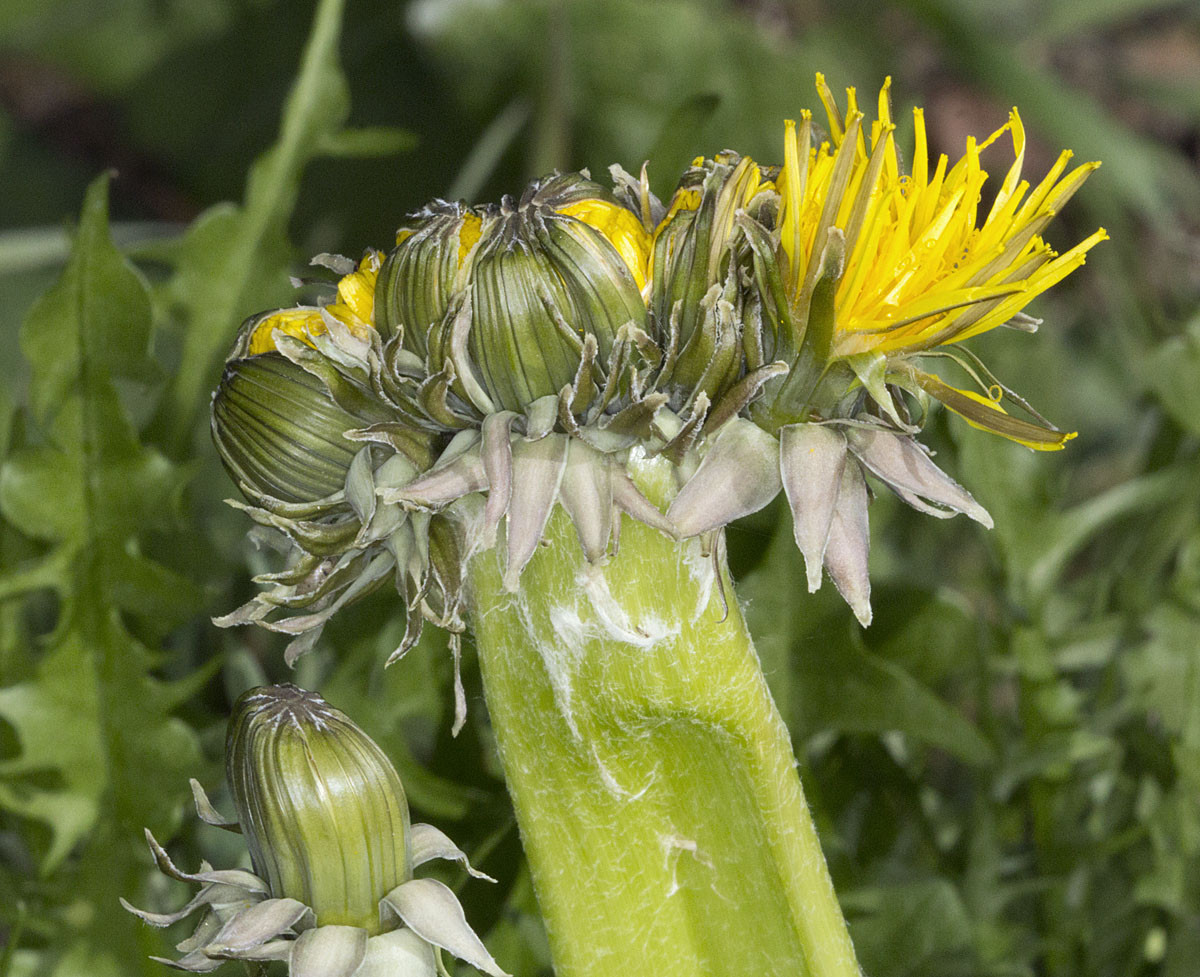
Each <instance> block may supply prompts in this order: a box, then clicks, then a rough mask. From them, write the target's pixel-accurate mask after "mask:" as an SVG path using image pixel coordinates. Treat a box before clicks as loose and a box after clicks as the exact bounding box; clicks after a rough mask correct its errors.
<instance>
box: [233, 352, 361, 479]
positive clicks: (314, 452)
mask: <svg viewBox="0 0 1200 977" xmlns="http://www.w3.org/2000/svg"><path fill="white" fill-rule="evenodd" d="M363 423H364V422H363V421H362V420H360V419H358V418H356V417H354V415H352V414H350V413H348V412H346V411H345V410H343V409H342V408H341V407H339V406H338V405H337V404H336V403H335V402H334V400H333V398H332V397H331V396H330V395H329V391H328V390H327V389H326V388H325V386H324V384H323V383H322V382H321V381H320V380H319V379H317V378H316V377H314V376H313V375H312V374H311V373H309V372H308V371H307V370H305V369H303V368H302V367H300V366H297V365H296V364H295V363H292V362H291V361H290V360H287V359H285V358H284V357H283V356H282V355H280V354H279V353H264V354H262V355H261V356H248V357H245V358H242V359H235V360H231V361H230V362H229V363H228V364H226V366H225V372H224V375H223V376H222V377H221V384H220V386H219V387H218V388H217V392H216V394H215V395H214V396H213V403H212V434H213V441H214V442H215V443H216V446H217V452H218V453H219V454H220V456H221V460H222V461H223V462H224V463H225V468H226V469H227V470H228V471H229V474H230V475H231V476H232V478H233V479H234V481H236V482H237V483H238V484H239V485H244V486H247V487H248V488H250V489H251V490H253V491H254V492H257V493H260V494H261V495H265V496H269V497H271V498H274V499H279V500H280V501H282V502H314V501H316V500H317V499H322V498H324V497H325V496H327V495H330V494H332V493H334V492H336V491H338V490H339V489H340V488H342V485H343V484H344V482H345V478H346V472H347V471H348V470H349V468H350V462H351V461H352V460H353V459H354V455H355V452H357V450H358V448H359V447H360V446H359V445H357V444H355V443H354V442H352V441H348V440H346V438H345V437H344V436H343V435H344V434H345V432H346V431H349V430H353V429H355V428H359V427H362V426H363Z"/></svg>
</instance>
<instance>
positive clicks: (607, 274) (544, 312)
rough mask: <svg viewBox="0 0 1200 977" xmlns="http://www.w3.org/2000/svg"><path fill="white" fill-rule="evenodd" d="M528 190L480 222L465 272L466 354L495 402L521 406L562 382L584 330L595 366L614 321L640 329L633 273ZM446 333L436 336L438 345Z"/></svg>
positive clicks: (572, 368) (582, 226)
mask: <svg viewBox="0 0 1200 977" xmlns="http://www.w3.org/2000/svg"><path fill="white" fill-rule="evenodd" d="M535 196H536V193H535V191H531V192H530V193H527V194H526V199H525V200H524V201H523V202H522V204H521V206H519V207H516V208H513V207H512V206H511V204H509V205H507V206H506V207H505V208H504V209H503V210H502V212H501V214H500V216H499V217H498V218H497V219H496V221H495V222H494V223H493V224H492V225H491V226H490V227H488V228H487V229H485V232H484V237H483V240H482V241H481V243H480V246H479V251H478V252H477V254H476V257H475V261H474V265H473V267H472V269H471V275H470V284H469V290H470V291H469V299H470V312H471V326H470V335H469V338H468V344H467V345H468V352H469V354H470V359H471V366H472V368H473V370H474V372H475V373H476V375H477V376H478V377H479V380H480V382H481V384H482V386H483V388H484V389H485V390H486V392H487V394H488V396H489V397H490V398H491V399H492V401H493V404H494V406H495V407H496V408H498V409H506V410H516V411H520V410H524V409H525V408H526V407H527V406H528V405H529V404H531V403H532V402H533V401H535V400H537V399H538V398H540V397H544V396H547V395H550V394H557V393H558V392H559V391H560V390H561V389H562V388H563V387H564V386H566V385H567V384H569V383H570V382H571V381H572V380H573V379H574V377H575V374H576V372H577V371H578V369H579V364H580V357H581V353H582V350H583V342H584V337H585V336H592V337H593V338H594V339H595V341H596V345H597V349H598V351H599V364H600V366H601V368H603V367H604V365H605V364H606V363H607V358H608V355H609V353H610V351H611V350H612V347H613V343H614V341H615V340H616V336H617V332H618V330H619V329H620V328H621V327H622V326H624V325H626V324H627V323H632V324H633V325H635V326H637V327H639V328H641V329H643V330H644V329H646V328H647V327H648V326H647V314H646V306H645V303H644V302H643V301H642V297H641V294H640V292H639V289H638V283H637V280H636V277H635V273H634V270H633V269H631V266H630V264H629V263H628V262H627V261H626V259H625V258H624V257H623V256H622V254H621V253H619V252H618V250H617V247H616V246H615V245H614V243H613V241H612V239H610V237H609V236H607V235H606V233H605V229H604V228H598V227H596V226H594V225H593V224H592V223H589V222H588V221H587V220H585V219H581V218H580V217H575V216H569V215H568V214H565V213H560V212H558V211H556V210H554V209H551V208H550V207H547V206H544V205H541V204H538V203H535V202H533V201H534V199H535ZM579 203H580V201H575V202H574V205H575V206H578V205H579ZM611 206H612V207H613V208H616V207H618V206H619V205H617V204H612V205H611ZM450 332H451V330H450V328H444V329H443V332H442V334H441V337H440V343H441V345H442V347H443V349H445V350H446V352H449V340H450Z"/></svg>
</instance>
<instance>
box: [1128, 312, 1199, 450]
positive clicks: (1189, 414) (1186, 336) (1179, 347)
mask: <svg viewBox="0 0 1200 977" xmlns="http://www.w3.org/2000/svg"><path fill="white" fill-rule="evenodd" d="M1141 372H1142V375H1143V376H1144V377H1145V378H1146V384H1147V386H1149V387H1150V389H1151V390H1153V391H1154V393H1155V395H1156V396H1157V397H1158V399H1159V402H1160V403H1161V404H1162V405H1163V409H1164V410H1165V411H1166V412H1167V413H1168V414H1170V415H1171V418H1172V420H1174V421H1175V423H1176V424H1178V425H1179V426H1180V427H1182V428H1183V429H1184V430H1185V431H1189V432H1191V433H1192V434H1198V433H1200V320H1196V321H1193V322H1192V323H1191V324H1190V325H1189V326H1188V328H1187V329H1186V330H1185V331H1184V332H1183V333H1181V334H1180V335H1178V336H1172V337H1171V338H1170V339H1168V340H1166V341H1164V342H1162V343H1159V344H1158V345H1157V346H1156V347H1154V348H1153V349H1152V350H1150V351H1149V352H1148V353H1146V354H1145V357H1144V359H1143V361H1142V370H1141Z"/></svg>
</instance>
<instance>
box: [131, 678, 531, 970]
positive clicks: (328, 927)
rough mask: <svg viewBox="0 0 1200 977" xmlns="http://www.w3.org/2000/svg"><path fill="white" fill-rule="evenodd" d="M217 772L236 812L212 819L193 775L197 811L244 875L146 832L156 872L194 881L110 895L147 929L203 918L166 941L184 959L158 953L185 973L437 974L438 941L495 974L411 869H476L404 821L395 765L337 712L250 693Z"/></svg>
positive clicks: (431, 883)
mask: <svg viewBox="0 0 1200 977" xmlns="http://www.w3.org/2000/svg"><path fill="white" fill-rule="evenodd" d="M226 768H227V771H226V772H227V777H228V781H229V788H230V791H231V793H232V794H233V800H234V805H235V807H236V808H237V819H236V820H232V821H230V820H226V819H224V818H222V817H221V815H220V814H219V813H218V812H217V811H216V809H215V808H214V807H213V805H212V803H211V802H210V801H209V799H208V797H207V795H206V794H205V792H204V789H203V788H202V787H201V786H200V784H199V783H198V782H197V781H195V780H193V781H192V792H193V794H194V796H195V801H196V812H197V813H198V814H199V816H200V818H201V819H202V820H203V821H205V822H206V823H208V824H211V825H215V826H216V827H219V828H224V829H225V830H227V831H233V832H238V833H240V834H241V835H242V836H243V837H244V838H245V840H246V847H247V848H248V849H249V851H250V859H251V863H252V865H253V868H254V871H253V872H250V871H246V870H245V869H213V867H212V866H211V865H209V864H207V863H204V864H203V865H201V867H200V871H199V872H195V873H190V872H184V871H182V870H181V869H179V868H177V867H176V866H175V865H174V863H173V862H172V861H171V859H170V858H169V857H168V855H167V853H166V851H164V850H163V848H162V846H161V845H160V844H159V843H158V842H157V841H156V840H155V839H154V837H153V835H151V834H150V833H149V832H147V833H146V837H147V839H148V841H149V843H150V851H151V853H152V854H153V856H154V860H155V861H156V862H157V864H158V867H159V869H161V870H162V872H163V873H164V874H166V875H168V876H170V877H171V878H173V879H177V880H179V881H181V882H190V883H192V884H194V885H198V886H200V891H199V892H198V893H197V894H196V895H195V896H194V897H193V898H192V899H191V901H189V902H188V903H187V905H185V906H184V907H183V908H182V909H180V910H179V911H177V912H174V913H152V912H146V911H144V910H141V909H135V908H134V907H133V906H131V905H129V904H128V903H127V902H125V901H124V900H122V905H124V906H125V908H126V909H128V910H129V911H130V912H132V913H134V914H136V915H137V916H138V917H140V918H141V919H143V920H145V921H146V922H147V923H150V924H151V925H152V926H158V927H165V926H170V925H172V924H174V923H177V922H179V921H180V920H182V919H184V918H186V917H187V916H189V915H191V914H192V913H195V912H200V913H201V914H202V915H201V918H200V923H199V925H198V926H197V928H196V931H195V932H194V933H193V934H192V936H191V937H189V938H188V939H186V940H184V941H183V942H182V943H180V944H179V945H178V947H177V949H178V950H179V951H180V952H181V953H182V954H183V956H182V957H180V958H179V959H178V960H161V961H160V962H162V963H166V964H168V965H170V966H172V967H175V968H176V969H179V970H186V971H190V972H192V973H207V972H209V971H212V970H216V969H217V968H218V967H219V966H221V964H223V963H225V962H226V961H228V960H242V961H248V962H266V961H271V960H280V961H286V962H287V965H288V973H289V974H290V975H291V977H435V974H437V973H445V971H444V969H442V968H441V967H440V966H439V961H438V955H439V954H440V952H441V951H442V950H447V951H449V952H450V953H452V954H453V955H454V956H456V957H458V958H459V959H461V960H465V961H466V962H467V963H469V964H471V965H472V966H474V967H476V968H477V969H478V970H480V971H482V972H483V973H485V974H489V975H491V977H507V975H505V973H504V971H502V970H501V969H500V968H499V966H498V965H497V964H496V961H495V960H493V959H492V956H491V954H489V953H488V951H487V949H486V948H485V947H484V945H483V943H482V942H480V940H479V937H477V936H476V935H475V933H474V931H473V930H472V929H471V928H470V926H468V925H467V922H466V919H465V917H464V915H463V910H462V907H461V906H460V905H459V903H458V899H457V898H456V897H455V895H454V893H453V892H452V891H451V890H450V889H449V888H448V887H446V886H445V885H443V884H442V883H441V882H438V881H437V880H436V879H417V878H413V869H414V868H417V867H418V866H420V865H423V864H424V863H425V862H428V861H429V860H431V859H434V858H445V859H452V860H455V861H458V862H460V863H461V864H462V865H463V866H464V867H465V868H466V869H467V871H468V872H470V873H471V874H472V875H473V876H475V877H476V878H484V879H486V878H487V876H486V875H483V874H482V873H480V872H476V871H475V870H474V869H472V868H471V867H470V865H469V864H468V863H467V857H466V855H464V854H463V852H462V851H460V850H459V849H458V848H457V847H455V845H454V843H453V842H452V841H450V839H449V838H447V837H446V836H445V835H444V834H443V833H442V832H441V831H439V830H438V829H437V828H435V827H433V826H432V825H428V824H410V823H409V814H408V803H407V801H406V800H405V797H404V788H403V787H402V786H401V784H400V778H399V777H398V776H397V774H396V770H395V768H394V767H393V766H392V764H391V762H390V761H389V760H388V759H387V757H386V756H385V755H384V753H383V751H382V750H380V748H379V747H378V746H377V745H376V744H375V742H374V741H373V740H372V739H371V738H370V737H369V736H367V734H366V733H364V732H363V731H362V730H361V729H359V727H358V726H356V725H355V724H354V723H353V722H351V721H350V720H349V719H348V718H347V717H346V716H345V714H343V713H342V712H339V711H338V710H337V709H334V708H333V707H332V706H330V705H329V703H327V702H326V701H325V700H324V699H322V698H321V697H320V696H319V695H317V694H316V693H313V692H307V691H305V690H303V689H299V688H297V687H296V686H294V685H279V686H271V687H266V688H258V689H252V690H250V691H249V692H247V693H245V694H244V695H243V696H242V697H241V698H240V699H239V700H238V702H237V704H236V706H235V707H234V713H233V717H232V719H231V720H230V724H229V735H228V740H227V743H226ZM155 959H158V958H155Z"/></svg>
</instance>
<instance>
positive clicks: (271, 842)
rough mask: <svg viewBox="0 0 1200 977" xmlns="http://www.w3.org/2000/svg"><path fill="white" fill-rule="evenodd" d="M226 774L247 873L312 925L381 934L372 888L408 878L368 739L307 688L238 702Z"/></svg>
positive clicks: (399, 818)
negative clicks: (300, 907)
mask: <svg viewBox="0 0 1200 977" xmlns="http://www.w3.org/2000/svg"><path fill="white" fill-rule="evenodd" d="M225 760H226V772H227V776H228V779H229V787H230V790H231V792H232V793H233V800H234V804H235V805H236V806H237V813H238V821H239V823H240V824H241V828H242V833H243V835H244V836H245V838H246V843H247V846H248V847H249V849H250V856H251V859H252V860H253V863H254V869H255V871H256V872H257V873H258V874H259V875H260V876H261V877H262V878H263V879H264V880H265V881H266V882H267V884H268V886H269V887H270V892H271V895H272V896H273V897H274V898H277V899H279V898H291V899H296V900H298V901H299V902H301V903H303V904H305V905H307V906H308V907H310V908H311V909H312V910H313V912H314V913H315V914H316V922H317V925H319V926H328V925H330V924H335V925H343V926H358V927H361V928H363V929H365V930H367V932H368V933H371V934H375V933H379V932H382V930H383V927H382V926H381V924H380V919H379V900H380V898H381V895H382V894H384V893H387V892H390V891H391V890H392V889H394V888H395V887H396V886H398V885H400V884H401V883H402V882H405V881H407V880H408V879H410V878H411V877H412V854H411V849H410V844H411V842H410V836H411V829H410V824H409V814H408V803H407V801H406V800H405V796H404V788H403V787H402V786H401V784H400V778H399V776H398V775H397V774H396V770H395V768H394V767H393V766H392V764H391V762H390V761H389V760H388V758H387V757H386V756H385V755H384V753H383V751H382V750H381V749H380V748H379V747H378V746H377V745H376V744H375V742H374V741H373V740H372V739H371V738H370V737H369V736H367V734H366V733H364V732H363V731H362V730H361V729H360V728H359V727H358V726H356V725H355V724H354V723H353V722H351V721H350V719H349V718H347V717H346V716H345V715H344V714H343V713H342V712H340V711H339V710H337V709H334V708H333V707H332V706H330V705H329V703H327V702H326V701H325V700H324V699H322V698H321V697H320V696H319V695H317V694H316V693H314V692H307V691H305V690H303V689H300V688H297V687H296V686H294V685H275V686H268V687H264V688H258V689H251V690H250V691H249V692H246V693H245V694H244V695H242V697H241V698H240V699H239V700H238V701H237V703H236V705H235V706H234V712H233V717H232V719H231V720H230V724H229V735H228V738H227V740H226V757H225Z"/></svg>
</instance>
